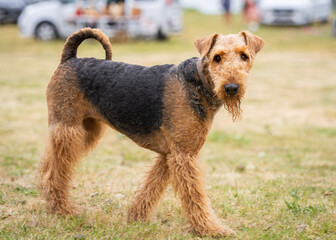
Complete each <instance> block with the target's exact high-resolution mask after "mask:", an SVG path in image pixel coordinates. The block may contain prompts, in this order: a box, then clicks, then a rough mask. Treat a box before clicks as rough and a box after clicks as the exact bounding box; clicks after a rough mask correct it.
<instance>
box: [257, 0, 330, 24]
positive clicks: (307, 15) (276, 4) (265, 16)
mask: <svg viewBox="0 0 336 240" xmlns="http://www.w3.org/2000/svg"><path fill="white" fill-rule="evenodd" d="M331 4H332V1H331V0H295V1H293V0H260V3H259V6H260V17H261V18H260V21H261V23H262V24H265V25H307V24H311V23H312V22H327V21H328V19H329V15H330V12H331Z"/></svg>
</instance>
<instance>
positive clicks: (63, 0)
mask: <svg viewBox="0 0 336 240" xmlns="http://www.w3.org/2000/svg"><path fill="white" fill-rule="evenodd" d="M74 2H75V0H61V3H64V4H67V3H74Z"/></svg>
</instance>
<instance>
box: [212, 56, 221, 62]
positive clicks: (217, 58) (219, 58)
mask: <svg viewBox="0 0 336 240" xmlns="http://www.w3.org/2000/svg"><path fill="white" fill-rule="evenodd" d="M214 60H215V61H216V62H220V61H221V60H222V58H221V56H219V55H216V56H215V57H214Z"/></svg>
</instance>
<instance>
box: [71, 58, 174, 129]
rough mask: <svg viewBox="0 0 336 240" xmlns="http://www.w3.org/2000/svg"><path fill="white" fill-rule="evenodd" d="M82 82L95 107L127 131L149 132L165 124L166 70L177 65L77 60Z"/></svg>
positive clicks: (82, 86) (93, 59)
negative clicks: (148, 65) (163, 114)
mask: <svg viewBox="0 0 336 240" xmlns="http://www.w3.org/2000/svg"><path fill="white" fill-rule="evenodd" d="M71 65H72V66H75V70H76V73H77V78H78V79H79V85H80V88H81V89H82V91H83V92H84V95H85V96H86V98H88V100H89V101H90V102H91V104H92V105H93V106H94V107H95V108H96V110H97V111H98V112H99V113H100V114H102V115H103V116H104V117H105V118H106V120H108V121H109V122H110V123H111V124H112V125H113V126H114V127H115V128H116V129H117V130H119V131H120V132H122V133H124V134H126V135H127V134H149V133H151V132H152V131H154V130H157V129H159V127H160V126H161V124H162V108H163V91H164V85H165V73H166V72H167V70H168V69H170V68H171V67H173V66H174V65H158V66H153V67H144V66H139V65H132V64H126V63H122V62H114V61H106V60H101V59H95V58H82V59H74V60H72V63H71Z"/></svg>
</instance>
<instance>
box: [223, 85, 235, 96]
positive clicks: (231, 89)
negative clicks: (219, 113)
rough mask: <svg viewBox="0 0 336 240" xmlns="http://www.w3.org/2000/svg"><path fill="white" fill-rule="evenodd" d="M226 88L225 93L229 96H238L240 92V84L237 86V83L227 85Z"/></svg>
mask: <svg viewBox="0 0 336 240" xmlns="http://www.w3.org/2000/svg"><path fill="white" fill-rule="evenodd" d="M224 88H225V92H226V93H227V95H229V96H234V95H236V94H237V93H238V90H239V86H238V84H235V83H230V84H226V85H225V87H224Z"/></svg>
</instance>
